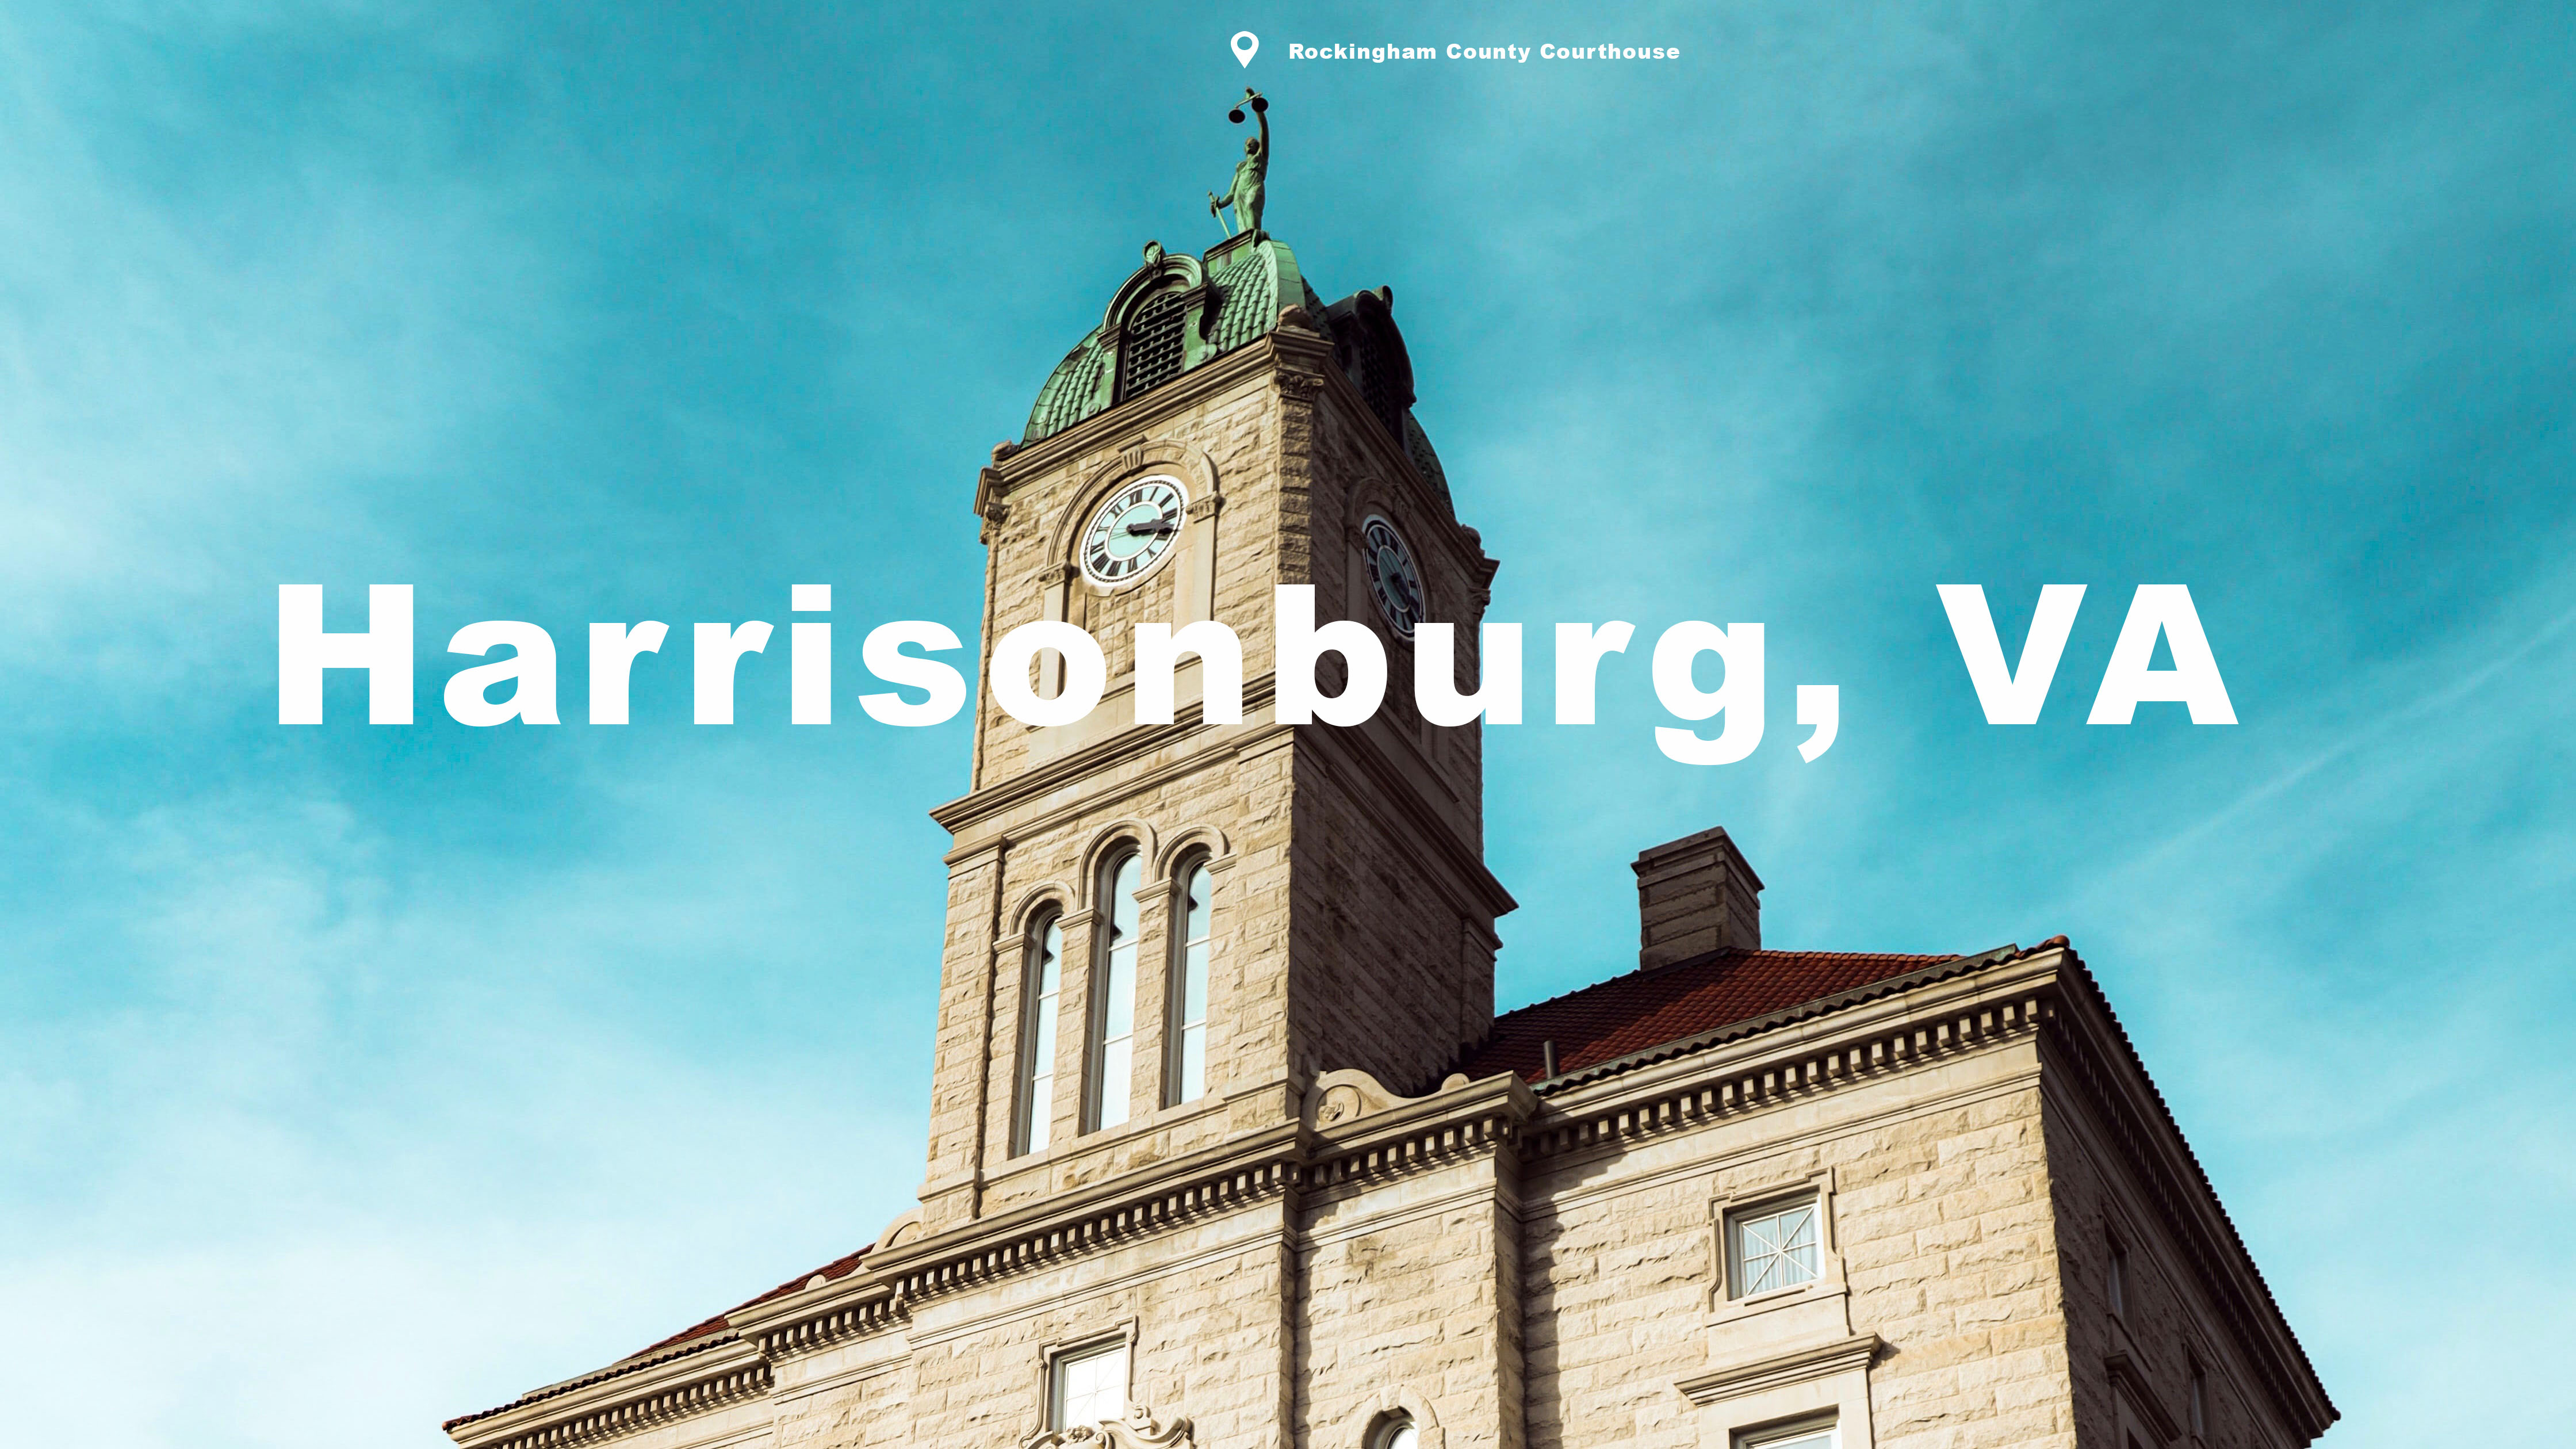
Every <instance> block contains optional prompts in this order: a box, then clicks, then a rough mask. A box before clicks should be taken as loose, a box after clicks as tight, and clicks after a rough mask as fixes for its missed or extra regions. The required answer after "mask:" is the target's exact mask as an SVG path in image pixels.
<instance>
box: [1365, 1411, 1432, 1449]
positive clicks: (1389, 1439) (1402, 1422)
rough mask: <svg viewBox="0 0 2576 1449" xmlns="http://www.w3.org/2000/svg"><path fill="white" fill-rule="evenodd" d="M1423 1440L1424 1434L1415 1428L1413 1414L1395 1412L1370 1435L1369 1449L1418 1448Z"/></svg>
mask: <svg viewBox="0 0 2576 1449" xmlns="http://www.w3.org/2000/svg"><path fill="white" fill-rule="evenodd" d="M1421 1442H1422V1436H1421V1435H1420V1434H1417V1433H1415V1432H1414V1429H1413V1416H1412V1415H1411V1414H1394V1415H1390V1416H1389V1417H1388V1418H1387V1421H1386V1422H1385V1423H1383V1424H1380V1425H1378V1426H1377V1432H1376V1433H1374V1434H1371V1435H1370V1436H1369V1441H1368V1449H1416V1446H1417V1445H1419V1444H1420V1443H1421Z"/></svg>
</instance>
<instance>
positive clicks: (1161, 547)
mask: <svg viewBox="0 0 2576 1449" xmlns="http://www.w3.org/2000/svg"><path fill="white" fill-rule="evenodd" d="M1189 502H1190V496H1189V494H1187V493H1185V492H1183V491H1182V489H1181V480H1180V479H1178V478H1174V477H1171V476H1170V475H1168V474H1162V473H1157V474H1155V475H1153V476H1151V477H1147V478H1138V479H1134V480H1132V481H1130V482H1129V483H1127V484H1126V485H1124V486H1123V487H1121V488H1120V489H1119V490H1118V491H1117V492H1116V493H1113V494H1111V495H1110V497H1109V501H1108V502H1106V503H1103V504H1101V505H1100V511H1099V512H1098V513H1095V514H1093V515H1092V517H1091V526H1090V527H1089V528H1087V529H1085V530H1083V534H1082V574H1083V577H1085V578H1087V579H1089V580H1091V581H1092V582H1093V583H1095V584H1106V585H1109V586H1111V587H1113V588H1114V587H1117V586H1118V585H1121V584H1128V583H1133V582H1135V581H1136V580H1137V579H1140V578H1143V577H1144V576H1145V575H1146V574H1147V573H1148V572H1150V571H1151V570H1152V569H1153V567H1154V565H1156V564H1158V563H1160V562H1162V560H1163V556H1164V555H1165V554H1167V553H1170V552H1171V551H1172V544H1173V543H1174V542H1175V541H1176V540H1178V539H1179V538H1180V536H1181V515H1182V511H1183V510H1184V509H1186V508H1188V507H1189Z"/></svg>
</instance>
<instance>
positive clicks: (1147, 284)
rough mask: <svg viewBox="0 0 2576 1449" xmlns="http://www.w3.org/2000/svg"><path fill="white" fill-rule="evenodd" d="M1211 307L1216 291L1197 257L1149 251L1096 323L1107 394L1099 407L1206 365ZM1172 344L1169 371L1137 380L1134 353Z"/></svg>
mask: <svg viewBox="0 0 2576 1449" xmlns="http://www.w3.org/2000/svg"><path fill="white" fill-rule="evenodd" d="M1215 307H1216V291H1215V288H1214V287H1213V286H1211V285H1210V284H1209V282H1208V279H1207V271H1206V268H1204V267H1203V266H1201V265H1200V262H1199V259H1198V258H1196V257H1194V256H1191V255H1189V254H1188V253H1186V252H1184V253H1170V252H1166V251H1164V250H1163V249H1162V248H1161V247H1159V246H1155V247H1149V248H1148V249H1147V250H1146V253H1145V265H1144V266H1142V267H1139V268H1137V270H1136V272H1135V273H1134V274H1133V275H1132V276H1130V277H1128V279H1127V281H1126V282H1125V283H1124V284H1123V285H1122V286H1120V287H1119V289H1118V291H1117V293H1116V294H1115V295H1113V296H1112V297H1111V298H1110V299H1109V307H1108V310H1107V312H1106V314H1105V315H1104V316H1103V317H1102V319H1101V324H1102V325H1101V344H1102V349H1103V350H1104V351H1105V352H1106V353H1107V354H1108V361H1109V365H1108V367H1107V368H1105V369H1104V373H1105V377H1104V379H1103V380H1104V384H1105V385H1106V387H1107V389H1108V396H1107V397H1106V398H1103V399H1102V405H1103V406H1115V405H1117V404H1119V403H1123V402H1127V401H1129V400H1131V399H1134V398H1137V397H1141V396H1143V395H1144V394H1146V393H1148V392H1151V391H1152V390H1154V389H1155V388H1157V387H1160V386H1161V385H1162V384H1164V383H1166V382H1169V381H1171V380H1172V379H1173V378H1175V377H1178V376H1179V375H1180V374H1182V373H1183V372H1186V371H1188V370H1189V369H1191V368H1193V367H1196V366H1197V365H1199V364H1200V363H1201V362H1204V361H1206V360H1207V351H1208V343H1207V328H1208V319H1209V316H1210V314H1211V313H1212V312H1213V310H1214V309H1215ZM1164 309H1168V310H1164ZM1149 312H1151V313H1152V314H1153V315H1152V316H1150V317H1149V316H1148V315H1147V314H1148V313H1149ZM1140 324H1144V325H1140ZM1166 328H1176V329H1177V334H1178V335H1177V337H1172V336H1166V335H1164V329H1166ZM1175 342H1177V344H1178V349H1179V350H1178V353H1177V355H1176V356H1173V357H1171V358H1169V359H1166V360H1167V361H1168V363H1169V367H1168V370H1164V369H1163V368H1162V367H1161V366H1159V365H1158V366H1157V367H1156V368H1155V370H1154V371H1153V372H1152V374H1151V375H1150V376H1146V377H1142V378H1139V376H1138V374H1137V367H1138V364H1139V361H1140V360H1141V359H1140V357H1139V354H1138V351H1137V349H1139V348H1140V347H1152V346H1156V345H1158V344H1160V345H1163V346H1169V345H1171V344H1172V343H1175Z"/></svg>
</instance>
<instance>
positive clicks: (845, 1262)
mask: <svg viewBox="0 0 2576 1449" xmlns="http://www.w3.org/2000/svg"><path fill="white" fill-rule="evenodd" d="M868 1246H869V1247H874V1246H876V1245H875V1244H873V1243H871V1244H869V1245H868ZM867 1255H868V1249H867V1248H861V1249H859V1250H858V1251H857V1252H855V1253H851V1254H849V1255H847V1256H846V1257H839V1258H834V1259H833V1260H832V1261H830V1262H828V1263H826V1264H824V1265H823V1266H822V1267H820V1268H817V1269H815V1270H814V1271H813V1272H812V1273H800V1274H798V1275H796V1276H795V1277H793V1278H790V1279H788V1280H787V1281H786V1282H784V1283H781V1284H779V1285H778V1286H777V1287H775V1288H772V1289H770V1290H769V1291H768V1292H766V1293H763V1294H761V1295H760V1296H758V1297H756V1298H746V1299H744V1300H743V1301H742V1302H740V1303H737V1304H735V1305H734V1306H733V1307H731V1308H728V1309H726V1310H725V1311H724V1312H722V1313H719V1314H717V1315H716V1316H715V1317H713V1318H710V1319H707V1320H706V1321H705V1322H703V1323H693V1324H691V1325H689V1326H688V1327H686V1328H683V1329H681V1330H680V1331H679V1332H677V1333H675V1334H672V1335H671V1336H670V1337H669V1338H666V1339H663V1340H661V1341H660V1342H658V1343H652V1344H647V1345H646V1346H644V1347H643V1348H640V1349H638V1350H636V1351H635V1352H633V1353H631V1354H628V1355H627V1357H628V1358H642V1357H643V1356H644V1355H646V1354H648V1353H660V1352H661V1351H662V1350H664V1349H666V1348H673V1347H676V1346H678V1345H680V1344H683V1343H687V1342H688V1341H689V1340H690V1339H693V1338H704V1337H706V1336H707V1335H708V1334H710V1333H716V1332H720V1331H722V1330H724V1329H728V1328H731V1327H733V1315H735V1314H737V1313H740V1312H741V1311H743V1310H744V1309H746V1308H749V1307H752V1306H754V1305H755V1304H761V1303H766V1302H768V1301H769V1300H770V1299H772V1298H784V1297H786V1296H787V1295H788V1294H790V1293H794V1292H797V1291H798V1290H800V1289H802V1288H803V1287H804V1286H805V1285H806V1284H808V1283H811V1282H813V1281H814V1279H815V1277H816V1275H817V1274H819V1275H821V1276H822V1277H824V1278H826V1279H831V1278H846V1277H848V1276H849V1275H850V1270H851V1269H853V1268H856V1267H858V1266H859V1260H860V1259H861V1258H864V1257H866V1256H867Z"/></svg>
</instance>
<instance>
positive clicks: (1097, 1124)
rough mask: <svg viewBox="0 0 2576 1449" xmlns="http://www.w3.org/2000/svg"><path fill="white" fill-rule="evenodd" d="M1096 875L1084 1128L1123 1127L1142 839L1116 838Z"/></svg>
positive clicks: (1130, 1082)
mask: <svg viewBox="0 0 2576 1449" xmlns="http://www.w3.org/2000/svg"><path fill="white" fill-rule="evenodd" d="M1131 874H1132V876H1133V879H1132V880H1129V879H1128V877H1129V876H1130V875H1131ZM1097 880H1098V888H1097V891H1098V900H1099V905H1098V908H1097V909H1096V910H1095V912H1094V921H1095V925H1094V926H1093V946H1092V964H1091V992H1090V995H1091V1012H1090V1017H1091V1019H1090V1022H1089V1028H1090V1029H1089V1031H1087V1032H1086V1033H1085V1048H1084V1053H1083V1055H1084V1071H1083V1076H1084V1091H1083V1130H1084V1131H1086V1132H1099V1131H1103V1130H1105V1129H1108V1128H1112V1127H1123V1126H1125V1125H1126V1124H1127V1122H1128V1121H1129V1120H1130V1118H1131V1117H1132V1116H1133V1115H1134V1113H1133V1108H1134V1106H1135V1102H1134V1095H1135V1083H1136V1027H1137V1020H1136V981H1137V965H1138V961H1139V959H1140V957H1141V953H1142V950H1143V946H1144V939H1143V938H1144V924H1143V915H1144V902H1143V901H1142V900H1141V899H1140V897H1141V896H1142V895H1143V894H1144V884H1145V851H1144V848H1143V846H1142V845H1141V844H1139V843H1137V842H1135V841H1122V842H1120V843H1119V844H1117V845H1115V846H1113V847H1111V848H1110V849H1109V850H1107V851H1105V852H1103V853H1102V856H1101V860H1100V867H1099V874H1098V876H1097Z"/></svg>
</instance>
